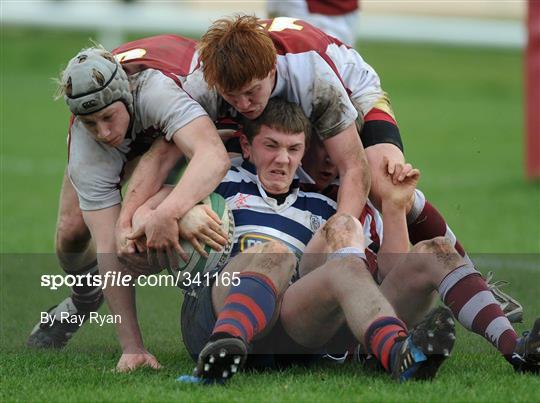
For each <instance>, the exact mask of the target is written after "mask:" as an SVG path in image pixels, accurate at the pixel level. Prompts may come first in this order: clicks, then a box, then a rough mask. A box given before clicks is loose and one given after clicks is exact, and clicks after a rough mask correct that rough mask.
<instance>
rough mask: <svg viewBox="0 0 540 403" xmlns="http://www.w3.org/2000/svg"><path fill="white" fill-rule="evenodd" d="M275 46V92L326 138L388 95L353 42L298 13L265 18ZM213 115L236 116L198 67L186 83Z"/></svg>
mask: <svg viewBox="0 0 540 403" xmlns="http://www.w3.org/2000/svg"><path fill="white" fill-rule="evenodd" d="M263 23H264V24H265V29H266V30H267V31H268V33H269V35H270V37H271V38H272V40H273V42H274V45H275V47H276V50H277V54H278V55H277V74H276V84H275V88H274V90H273V92H272V94H271V96H272V97H275V96H280V97H283V98H285V99H287V100H288V101H290V102H295V103H297V104H299V105H300V106H301V107H302V109H303V110H304V113H305V114H306V116H308V117H309V119H310V121H311V123H312V125H313V128H314V130H315V131H316V133H317V134H318V135H319V137H321V138H322V139H323V140H324V139H326V138H329V137H332V136H334V135H336V134H338V133H340V132H341V131H343V130H344V129H345V128H346V127H348V126H350V125H351V124H352V123H354V122H355V120H356V119H357V117H358V111H360V113H361V114H362V115H363V116H364V117H365V116H366V115H367V114H368V112H370V111H371V110H372V109H373V108H374V107H375V106H377V104H378V102H379V101H380V100H381V99H382V98H384V92H383V90H382V89H381V85H380V80H379V77H378V76H377V73H376V72H375V71H374V70H373V68H371V66H369V65H368V64H367V63H366V62H365V61H364V60H363V59H362V57H361V56H360V54H358V52H357V51H356V50H354V49H352V48H351V47H349V46H347V45H345V44H343V43H341V42H340V41H339V40H337V39H335V38H333V37H331V36H328V35H326V34H325V33H324V32H322V31H321V30H319V29H317V28H315V27H313V26H312V25H310V24H308V23H306V22H304V21H300V20H297V19H294V18H284V17H280V18H274V19H273V20H263ZM183 86H184V88H185V89H186V91H187V92H188V93H189V94H190V95H191V96H192V97H193V98H194V99H195V100H197V101H198V102H199V103H200V104H201V105H202V106H203V107H204V108H205V110H207V111H208V113H209V115H210V116H211V117H212V118H213V120H215V121H218V120H219V119H222V118H224V117H232V118H235V117H236V116H237V112H236V111H234V110H233V109H232V108H231V107H230V106H229V105H228V104H227V103H226V102H224V101H223V99H221V98H220V97H219V96H218V95H217V94H215V93H211V92H209V91H208V88H207V86H206V83H204V80H203V77H202V71H201V70H200V69H199V70H198V71H197V72H195V73H194V74H192V75H190V76H188V77H187V82H184V83H183Z"/></svg>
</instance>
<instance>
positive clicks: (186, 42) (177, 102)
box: [68, 35, 207, 210]
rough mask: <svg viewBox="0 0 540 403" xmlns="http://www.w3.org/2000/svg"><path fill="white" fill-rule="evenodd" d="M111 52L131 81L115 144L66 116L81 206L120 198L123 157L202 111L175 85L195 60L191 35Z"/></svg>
mask: <svg viewBox="0 0 540 403" xmlns="http://www.w3.org/2000/svg"><path fill="white" fill-rule="evenodd" d="M113 53H114V54H115V57H116V58H117V59H118V60H119V61H120V62H121V63H122V66H123V68H124V70H125V71H126V73H127V74H128V77H129V80H130V84H131V86H132V94H133V116H132V117H131V121H130V128H129V129H128V133H127V134H126V138H125V139H124V141H123V142H122V144H121V145H119V146H117V147H111V146H108V145H105V144H103V143H100V142H98V141H96V140H95V139H94V138H93V137H92V136H91V134H90V132H89V131H88V130H87V129H86V127H85V126H84V125H83V124H82V123H81V122H80V121H79V119H78V118H77V117H74V118H72V121H71V124H70V130H69V136H68V141H69V162H68V173H69V177H70V179H71V181H72V183H73V186H74V187H75V189H76V191H77V193H78V196H79V204H80V207H81V209H82V210H97V209H103V208H107V207H110V206H114V205H116V204H118V203H120V202H121V194H120V187H121V181H122V175H123V170H124V165H125V164H126V162H128V161H130V160H132V159H134V158H135V157H137V156H139V155H141V154H143V153H144V152H145V151H146V150H147V149H148V148H149V147H150V145H151V144H152V142H153V141H154V140H155V139H156V138H158V137H160V136H164V137H165V138H166V139H167V140H171V138H172V136H173V135H174V133H175V132H176V131H177V130H178V129H181V128H182V127H184V126H185V125H187V124H188V123H190V122H191V121H192V120H194V119H195V118H197V117H200V116H205V115H207V114H206V112H205V110H204V109H203V108H202V107H201V106H200V105H199V104H198V103H197V102H195V101H194V100H193V99H192V98H191V97H190V96H189V95H188V94H187V93H186V92H185V91H184V90H183V89H182V87H181V85H180V82H181V78H182V77H184V76H187V75H189V74H190V73H191V72H192V71H193V70H194V69H195V68H196V66H197V60H198V56H197V53H196V51H195V41H193V40H190V39H186V38H182V37H179V36H174V35H160V36H155V37H150V38H145V39H141V40H136V41H133V42H129V43H127V44H125V45H122V46H120V47H119V48H117V49H115V50H114V51H113Z"/></svg>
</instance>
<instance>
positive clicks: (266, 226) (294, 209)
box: [215, 158, 336, 258]
mask: <svg viewBox="0 0 540 403" xmlns="http://www.w3.org/2000/svg"><path fill="white" fill-rule="evenodd" d="M215 192H216V193H219V194H220V195H221V196H223V198H224V199H225V200H226V201H227V206H228V207H229V209H231V210H232V213H233V216H234V223H235V236H234V245H233V250H232V254H231V256H234V255H236V254H237V253H239V252H242V251H244V250H246V249H247V248H249V247H250V246H253V245H256V244H258V243H261V242H265V241H270V240H278V241H281V242H283V243H284V244H286V245H287V246H288V247H289V249H290V250H291V251H292V252H293V253H295V255H296V256H297V257H298V258H300V257H301V255H302V253H303V251H304V248H305V247H306V245H307V243H308V242H309V240H310V239H311V238H312V236H313V234H314V233H315V232H316V231H317V229H318V228H319V227H320V226H321V225H323V224H324V223H325V222H326V221H327V220H328V218H330V217H331V216H332V215H333V214H334V213H335V212H336V203H335V202H334V201H333V200H331V199H330V198H328V197H326V196H323V195H321V194H318V193H312V192H303V191H301V190H300V189H299V187H298V179H295V180H294V181H293V183H292V185H291V192H290V194H289V195H288V196H287V198H286V199H285V201H284V202H283V203H282V204H278V203H277V201H276V200H275V199H274V198H272V197H269V196H268V195H267V194H266V192H265V190H264V189H263V187H262V185H261V183H260V181H259V178H258V176H257V173H256V169H255V166H254V165H253V164H251V163H250V162H248V161H243V160H242V159H241V158H237V159H235V160H234V161H233V166H232V167H231V169H230V170H229V172H228V173H227V175H226V176H225V178H224V179H223V180H222V182H221V184H220V185H219V186H218V188H217V189H216V190H215Z"/></svg>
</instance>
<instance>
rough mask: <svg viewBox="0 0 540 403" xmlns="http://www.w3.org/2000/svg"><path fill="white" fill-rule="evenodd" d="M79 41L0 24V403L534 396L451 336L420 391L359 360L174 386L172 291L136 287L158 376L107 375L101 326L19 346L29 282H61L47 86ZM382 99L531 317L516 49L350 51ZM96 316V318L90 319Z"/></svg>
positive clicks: (532, 236)
mask: <svg viewBox="0 0 540 403" xmlns="http://www.w3.org/2000/svg"><path fill="white" fill-rule="evenodd" d="M90 36H91V34H89V33H73V32H51V31H41V30H19V29H13V28H9V29H8V28H5V27H3V28H2V38H1V40H2V43H1V55H0V56H1V57H0V58H1V60H2V62H1V73H0V78H1V81H0V96H1V102H0V105H1V106H0V113H1V115H0V119H1V126H0V131H1V157H2V160H1V232H0V247H1V252H2V267H1V294H0V313H1V322H0V340H1V350H2V360H1V364H0V368H1V374H0V375H1V378H0V382H1V386H0V399H1V400H2V401H16V400H20V401H45V400H47V401H88V400H107V401H113V400H114V401H132V400H155V401H163V400H181V401H184V402H188V401H224V402H225V401H227V402H229V401H245V402H251V401H335V400H344V401H397V400H403V401H419V400H423V401H443V400H444V401H446V400H450V399H452V400H454V401H471V400H475V401H489V402H493V401H536V402H538V401H540V398H539V394H538V391H539V390H540V378H538V377H532V376H519V375H515V374H514V373H513V372H512V370H511V368H510V367H509V366H508V365H507V364H506V363H505V362H504V360H503V359H502V358H500V357H499V356H498V355H497V353H496V352H495V351H494V349H492V348H491V347H490V346H489V345H488V344H487V343H486V342H485V341H484V340H483V339H481V338H480V337H478V336H476V335H471V334H467V333H466V332H465V331H463V329H462V328H460V331H459V334H458V342H457V344H456V348H455V350H454V354H453V356H452V357H451V359H450V360H448V362H447V363H445V365H444V366H443V368H442V369H441V371H440V373H439V376H438V377H437V379H436V380H435V381H434V382H432V383H410V384H406V385H398V384H395V383H393V382H392V381H390V380H389V379H388V377H386V376H383V375H380V374H372V373H368V372H366V371H364V370H363V369H362V368H360V367H359V366H355V365H352V364H350V365H344V366H341V367H325V366H318V367H315V368H310V369H303V368H293V369H291V370H287V371H284V372H275V373H266V374H252V373H250V374H245V375H241V376H237V377H235V378H234V379H233V380H232V382H231V383H230V384H229V385H228V386H227V387H211V388H201V387H197V386H189V385H180V384H176V383H175V382H174V378H175V376H177V375H179V374H182V373H188V372H190V371H191V369H192V367H193V363H192V362H191V361H190V359H189V357H188V355H187V353H186V352H185V350H184V347H183V345H182V343H181V339H180V334H179V318H178V317H179V307H180V304H181V295H180V293H179V292H178V291H177V290H176V289H173V288H141V289H139V290H138V294H139V295H138V301H139V306H138V308H139V316H140V322H141V326H142V330H143V334H144V335H145V344H146V345H147V347H148V349H149V350H150V351H151V352H153V353H154V354H155V355H156V356H157V358H158V359H159V360H160V362H161V363H162V364H163V366H164V369H163V370H162V371H160V372H158V373H154V372H153V371H150V370H142V371H137V372H136V373H134V374H129V375H125V374H114V373H111V369H112V368H113V367H114V365H115V363H116V361H117V359H118V357H119V356H120V352H119V348H118V346H117V342H116V338H115V334H114V329H113V327H112V325H108V326H104V327H99V326H97V325H86V326H85V327H83V328H82V329H81V331H80V332H79V333H78V334H77V335H76V337H74V339H73V340H72V342H71V343H70V344H69V346H68V347H67V349H66V350H65V351H62V352H34V351H28V350H27V349H26V348H25V347H24V343H25V340H26V337H27V335H28V333H29V332H30V330H31V328H32V326H33V325H34V324H35V322H36V321H37V319H38V317H39V316H38V315H39V311H41V310H44V309H46V308H48V307H50V306H51V305H54V304H55V303H57V302H59V301H60V300H61V299H63V298H64V297H65V296H66V290H59V291H48V290H47V289H45V288H41V287H40V286H39V276H40V275H41V274H43V273H55V274H56V273H57V274H59V273H60V270H59V268H58V266H57V264H56V262H55V258H54V256H52V255H51V252H52V251H53V241H54V238H53V234H54V225H55V220H56V208H57V200H58V192H59V186H60V180H61V177H62V173H63V170H64V167H65V163H66V144H65V136H66V128H67V120H68V117H69V116H68V112H67V108H65V106H64V104H63V103H62V102H53V101H52V93H53V92H54V84H53V83H52V81H51V80H50V79H49V78H51V77H54V76H56V74H57V72H58V71H59V70H60V68H61V67H62V65H63V63H65V62H66V61H67V59H68V58H69V57H71V56H72V55H73V54H74V53H75V52H76V51H77V50H79V49H80V48H81V47H83V46H85V45H87V44H88V41H87V38H89V37H90ZM359 48H360V50H361V52H362V54H363V55H364V57H365V58H366V59H367V60H368V61H369V62H370V63H371V64H372V65H373V66H374V67H375V69H376V70H377V71H378V72H379V74H380V75H381V77H382V79H383V84H384V87H385V88H386V90H387V91H388V92H389V93H390V95H391V97H392V101H393V106H394V108H395V110H396V113H397V118H398V121H399V123H400V128H401V131H402V136H403V138H404V142H405V146H406V156H407V158H408V159H409V160H410V161H412V162H413V163H414V164H415V165H416V166H418V167H419V168H420V169H421V170H422V173H423V176H422V181H421V189H422V190H423V191H424V193H425V194H426V195H427V197H428V198H429V199H430V200H431V201H432V202H433V203H434V204H435V205H436V206H437V207H438V208H439V209H440V210H441V211H442V212H444V214H445V216H446V218H447V220H448V221H449V222H450V224H451V226H452V228H453V230H454V232H455V233H456V234H457V236H458V237H459V238H460V240H461V241H462V243H463V244H464V245H465V247H466V249H468V251H469V252H470V253H472V254H475V255H477V256H478V261H479V262H484V263H482V265H480V269H481V270H483V271H486V270H488V269H489V268H490V267H491V268H494V269H495V272H496V275H497V278H504V279H507V280H509V281H511V283H512V284H511V286H510V287H509V288H508V289H509V290H511V291H512V294H513V295H515V296H516V297H517V298H518V299H519V300H520V301H521V302H522V303H523V304H524V306H525V323H524V324H523V325H520V326H519V327H518V330H519V331H522V330H524V329H526V328H527V327H528V326H530V323H531V322H532V320H533V318H535V317H536V316H538V315H540V300H539V298H538V296H539V295H540V285H539V284H540V229H539V226H540V211H539V206H540V191H539V186H538V183H527V182H525V181H524V179H523V168H522V166H523V161H522V147H523V144H522V137H523V123H522V122H523V100H522V58H521V54H520V53H519V52H518V51H506V50H486V49H477V48H466V49H462V48H453V47H436V46H420V45H404V44H390V43H386V44H380V43H377V44H376V43H365V44H361V45H360V46H359ZM102 310H103V311H104V310H105V309H104V308H103V309H102Z"/></svg>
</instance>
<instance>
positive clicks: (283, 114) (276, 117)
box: [243, 97, 311, 148]
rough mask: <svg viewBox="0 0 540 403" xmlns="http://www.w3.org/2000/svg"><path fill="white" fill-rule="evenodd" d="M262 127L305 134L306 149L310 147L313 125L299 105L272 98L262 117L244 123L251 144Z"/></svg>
mask: <svg viewBox="0 0 540 403" xmlns="http://www.w3.org/2000/svg"><path fill="white" fill-rule="evenodd" d="M262 126H267V127H270V128H271V129H275V130H280V131H282V132H284V133H289V134H298V133H304V135H305V138H306V142H305V145H306V148H307V146H308V145H309V140H310V134H311V124H310V123H309V119H308V118H307V117H306V115H305V114H304V111H303V110H302V108H301V107H300V106H299V105H298V104H295V103H293V102H289V101H287V100H285V99H283V98H279V97H274V98H270V100H269V101H268V105H266V108H265V109H264V112H263V113H262V114H261V116H259V117H258V118H257V119H254V120H249V119H245V121H244V122H243V133H244V134H245V135H246V137H247V139H248V141H249V143H250V144H251V143H252V142H253V138H254V137H255V136H256V135H257V134H259V132H260V131H261V127H262Z"/></svg>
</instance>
